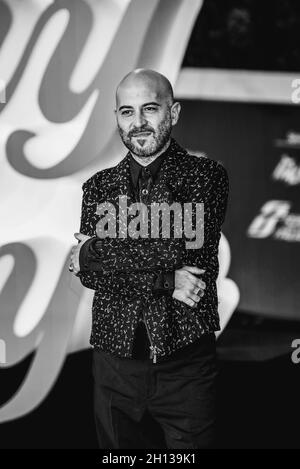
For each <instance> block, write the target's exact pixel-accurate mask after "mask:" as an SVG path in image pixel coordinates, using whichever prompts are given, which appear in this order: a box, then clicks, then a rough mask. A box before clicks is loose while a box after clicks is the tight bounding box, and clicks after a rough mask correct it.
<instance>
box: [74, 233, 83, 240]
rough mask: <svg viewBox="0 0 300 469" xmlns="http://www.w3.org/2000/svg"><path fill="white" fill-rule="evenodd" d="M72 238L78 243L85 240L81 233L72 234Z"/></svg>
mask: <svg viewBox="0 0 300 469" xmlns="http://www.w3.org/2000/svg"><path fill="white" fill-rule="evenodd" d="M74 237H75V238H76V239H77V240H78V241H82V240H83V239H85V235H84V234H81V233H74Z"/></svg>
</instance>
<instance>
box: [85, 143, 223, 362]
mask: <svg viewBox="0 0 300 469" xmlns="http://www.w3.org/2000/svg"><path fill="white" fill-rule="evenodd" d="M129 157H130V154H129V153H128V154H127V155H126V156H125V157H124V158H123V159H122V161H121V162H120V163H119V164H118V165H116V166H115V167H113V168H108V169H104V170H102V171H99V172H98V173H96V174H95V175H93V176H92V177H91V178H89V179H88V180H87V181H86V182H85V183H84V184H83V186H82V187H83V200H82V213H81V225H80V232H81V233H83V234H85V235H88V236H92V237H95V236H96V224H97V222H98V221H99V219H100V217H99V215H98V214H97V204H99V203H101V202H105V201H106V202H111V203H113V204H114V205H115V206H116V207H117V206H118V201H119V195H126V196H127V206H129V205H130V204H131V203H133V202H134V199H133V196H132V191H131V187H130V168H129ZM227 196H228V176H227V172H226V170H225V169H224V167H223V166H222V165H221V164H219V163H218V162H216V161H214V160H211V159H209V158H207V157H204V156H202V157H201V156H200V157H199V156H193V155H190V154H188V153H187V151H186V150H184V149H183V148H181V147H180V146H179V145H178V144H177V142H176V141H175V140H174V139H172V141H171V145H170V147H169V150H168V152H167V154H166V157H165V159H164V161H163V163H162V165H161V168H160V172H159V180H158V182H157V183H156V185H155V186H154V187H153V189H152V191H151V193H150V195H149V199H148V202H147V203H148V204H149V206H150V204H151V203H153V202H157V203H162V202H167V203H169V204H171V203H172V202H179V203H181V204H182V203H185V202H198V203H201V202H202V203H204V244H203V246H202V247H201V248H200V249H186V238H185V237H183V238H170V239H163V238H150V237H149V238H146V239H145V238H137V239H133V238H130V237H127V238H118V237H117V238H104V239H101V240H99V242H101V243H102V244H103V248H102V249H101V255H100V256H99V259H98V260H97V263H98V264H97V269H98V270H97V271H96V270H95V271H82V272H79V274H78V277H79V278H80V281H81V282H82V284H83V285H84V286H86V287H88V288H92V289H94V290H95V294H94V299H93V306H92V332H91V337H90V343H91V345H92V346H94V347H95V348H98V349H100V350H102V351H104V352H108V353H110V354H113V355H117V356H120V357H127V358H132V346H133V339H134V331H135V328H136V327H137V324H138V318H139V314H140V312H141V311H142V312H143V315H144V318H145V321H146V324H147V328H148V332H149V335H150V339H151V342H152V345H153V347H155V349H156V354H157V360H162V359H164V358H166V357H168V356H169V355H170V354H172V353H173V352H174V351H176V350H178V349H180V348H182V347H184V346H186V345H188V344H190V343H192V342H194V341H195V340H196V339H197V338H199V337H200V336H201V335H202V334H204V333H208V332H213V331H216V330H219V329H220V326H219V317H218V298H217V290H216V279H217V276H218V271H219V265H218V245H219V240H220V233H221V226H222V223H223V221H224V217H225V212H226V205H227ZM129 219H130V217H128V220H129ZM128 223H129V221H128ZM117 233H118V231H117ZM97 244H98V242H97ZM99 265H100V266H101V268H100V270H99ZM182 265H194V266H198V267H199V268H203V269H206V272H205V274H204V275H202V276H201V278H202V279H203V280H204V281H205V282H206V289H205V294H204V296H203V297H202V298H201V299H200V301H199V302H198V304H197V307H196V308H192V307H190V306H188V305H186V304H184V303H182V302H180V301H178V300H176V299H174V298H172V297H170V296H165V295H163V296H159V297H157V296H155V295H154V294H153V291H152V289H153V284H154V282H155V279H156V278H157V274H158V273H160V272H162V271H163V270H164V269H178V268H180V267H181V266H182Z"/></svg>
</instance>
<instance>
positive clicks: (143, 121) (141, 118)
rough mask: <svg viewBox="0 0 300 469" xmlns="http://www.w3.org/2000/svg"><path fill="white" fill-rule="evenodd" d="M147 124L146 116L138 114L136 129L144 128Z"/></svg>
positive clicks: (135, 121)
mask: <svg viewBox="0 0 300 469" xmlns="http://www.w3.org/2000/svg"><path fill="white" fill-rule="evenodd" d="M146 122H147V121H146V119H145V116H144V114H143V113H142V112H137V113H136V115H135V120H134V125H135V127H142V126H143V125H144V124H146Z"/></svg>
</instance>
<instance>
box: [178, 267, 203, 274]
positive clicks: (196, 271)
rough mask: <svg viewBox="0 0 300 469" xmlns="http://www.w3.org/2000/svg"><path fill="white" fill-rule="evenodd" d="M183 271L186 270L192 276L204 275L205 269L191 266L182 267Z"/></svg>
mask: <svg viewBox="0 0 300 469" xmlns="http://www.w3.org/2000/svg"><path fill="white" fill-rule="evenodd" d="M182 268H183V269H184V270H187V271H188V272H191V273H192V274H198V275H199V274H204V272H205V269H199V267H196V266H192V265H184V266H183V267H182Z"/></svg>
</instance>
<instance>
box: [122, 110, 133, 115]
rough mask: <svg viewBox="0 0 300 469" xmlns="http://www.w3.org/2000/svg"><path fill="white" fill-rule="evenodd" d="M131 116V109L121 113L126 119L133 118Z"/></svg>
mask: <svg viewBox="0 0 300 469" xmlns="http://www.w3.org/2000/svg"><path fill="white" fill-rule="evenodd" d="M131 114H132V111H130V110H129V109H126V110H124V111H121V116H124V117H127V116H131Z"/></svg>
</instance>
